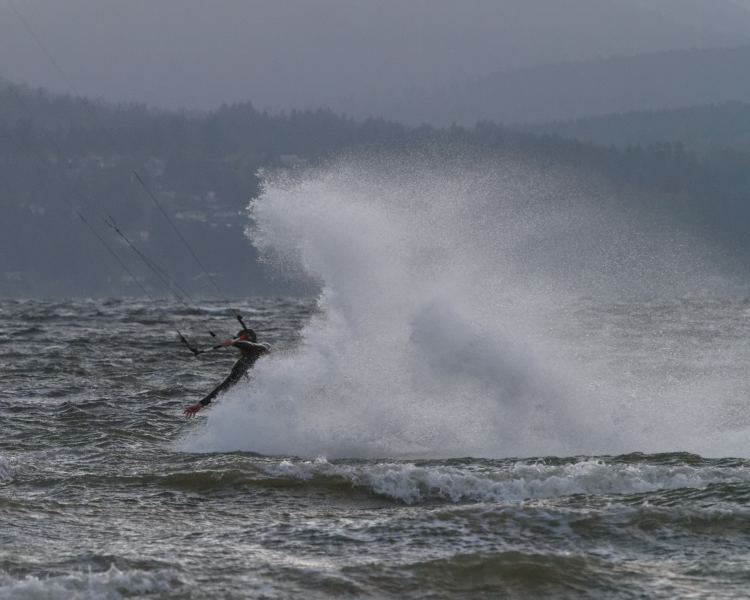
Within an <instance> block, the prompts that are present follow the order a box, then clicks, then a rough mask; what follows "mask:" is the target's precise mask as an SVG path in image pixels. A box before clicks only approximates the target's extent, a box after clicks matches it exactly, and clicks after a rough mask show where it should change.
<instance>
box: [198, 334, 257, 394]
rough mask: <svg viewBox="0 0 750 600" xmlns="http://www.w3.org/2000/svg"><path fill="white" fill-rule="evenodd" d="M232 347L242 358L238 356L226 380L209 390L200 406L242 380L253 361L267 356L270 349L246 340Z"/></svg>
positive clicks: (238, 341) (239, 341)
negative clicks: (238, 351) (240, 353)
mask: <svg viewBox="0 0 750 600" xmlns="http://www.w3.org/2000/svg"><path fill="white" fill-rule="evenodd" d="M232 346H234V347H235V348H238V349H239V350H240V352H242V356H240V358H239V360H238V361H237V362H236V363H234V366H233V367H232V370H231V371H230V372H229V375H227V378H226V379H225V380H224V381H222V382H221V383H220V384H219V385H217V386H216V387H215V388H214V389H213V390H211V393H210V394H208V396H206V397H205V398H203V400H201V401H200V403H201V405H203V406H206V405H208V404H210V403H211V400H213V399H214V398H216V396H218V395H219V394H221V393H222V392H225V391H226V390H228V389H229V388H231V387H232V386H233V385H235V384H236V383H237V382H238V381H239V380H240V379H242V376H243V375H244V374H245V373H247V372H248V370H249V369H250V367H252V366H253V365H254V364H255V361H256V360H258V359H259V358H260V357H261V356H263V355H264V354H267V353H268V351H269V349H270V348H269V346H268V344H256V343H255V342H248V341H246V340H237V341H236V342H234V343H233V344H232Z"/></svg>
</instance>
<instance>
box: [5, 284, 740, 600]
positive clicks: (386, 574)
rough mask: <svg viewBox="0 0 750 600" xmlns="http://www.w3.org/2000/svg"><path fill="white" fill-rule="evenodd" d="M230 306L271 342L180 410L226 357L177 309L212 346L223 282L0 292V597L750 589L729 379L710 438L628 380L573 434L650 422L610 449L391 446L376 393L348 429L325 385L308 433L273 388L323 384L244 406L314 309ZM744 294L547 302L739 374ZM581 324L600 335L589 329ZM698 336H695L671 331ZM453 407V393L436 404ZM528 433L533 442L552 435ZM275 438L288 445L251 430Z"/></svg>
mask: <svg viewBox="0 0 750 600" xmlns="http://www.w3.org/2000/svg"><path fill="white" fill-rule="evenodd" d="M235 307H236V308H238V309H239V310H240V311H241V312H242V314H243V315H244V316H245V318H246V319H247V321H248V323H251V324H252V326H253V327H255V328H256V330H257V332H258V334H259V336H260V338H261V339H262V340H265V341H268V342H269V343H270V344H271V345H272V347H273V355H275V357H274V358H272V357H271V356H269V357H268V358H264V359H262V361H260V362H259V363H258V364H257V365H256V368H255V369H254V372H253V375H252V378H251V379H250V380H249V381H248V382H247V383H244V384H241V385H240V386H238V387H239V389H236V390H235V391H232V392H230V393H229V394H227V395H226V396H225V397H224V398H222V399H220V400H219V401H217V403H216V404H215V405H214V406H212V407H211V408H210V409H209V410H206V411H203V412H201V413H199V415H198V417H197V418H195V419H193V420H186V419H185V418H184V417H183V416H182V415H181V410H182V408H183V407H184V406H186V405H187V404H189V403H191V402H194V401H195V400H197V399H198V398H200V397H201V395H202V394H204V393H205V392H207V391H208V390H209V389H210V388H211V387H212V386H213V385H215V383H217V382H218V381H220V379H221V378H222V377H223V376H224V375H225V374H226V373H227V372H228V370H229V368H230V366H231V364H232V359H233V355H232V352H231V351H230V350H226V351H225V350H222V351H218V352H215V353H207V354H205V355H203V356H201V357H200V358H194V357H193V356H192V355H191V354H190V353H189V352H188V351H187V349H186V348H184V346H182V344H181V343H180V342H179V340H178V339H177V335H176V333H175V331H174V326H175V325H176V326H178V327H180V328H181V329H182V330H185V331H186V332H190V333H191V334H192V337H193V338H194V339H196V341H201V342H203V341H205V342H206V343H207V344H208V343H210V338H209V336H208V335H207V334H206V333H205V330H206V329H205V328H206V327H207V326H208V325H210V326H212V327H214V328H216V329H217V330H218V331H222V332H225V333H227V334H231V333H234V329H236V328H237V327H238V326H237V324H236V322H235V321H234V318H233V316H232V312H231V311H228V310H226V307H225V306H224V305H223V304H222V303H218V302H205V303H202V304H201V306H200V307H197V308H196V309H194V310H188V309H185V308H183V307H181V306H180V305H178V304H177V303H171V302H168V301H160V302H158V303H153V302H144V301H136V300H79V301H33V300H4V301H2V302H0V361H1V362H2V370H1V371H0V381H1V385H0V408H1V410H2V415H3V424H2V434H3V435H2V437H0V515H1V519H2V526H1V527H0V598H92V599H105V598H106V599H110V598H209V597H211V598H219V597H221V598H330V597H350V598H356V597H366V598H367V597H370V598H402V597H414V598H505V597H507V598H644V597H648V598H675V597H683V598H687V597H689V598H713V599H715V598H741V597H745V596H746V594H747V586H748V584H750V509H748V500H749V499H750V468H749V467H750V462H749V461H748V460H747V459H745V458H742V457H743V456H747V454H748V452H747V448H748V445H747V436H746V433H747V431H748V418H749V417H748V413H749V412H750V411H748V410H747V408H746V402H745V399H746V397H747V394H746V393H745V394H744V395H741V396H737V397H732V398H719V397H712V396H709V395H706V396H703V397H702V401H703V402H705V403H708V404H709V405H710V406H711V407H712V409H711V411H706V414H709V415H710V414H711V412H712V411H713V412H714V414H713V416H714V418H713V419H711V420H710V422H709V423H701V424H695V427H696V428H695V431H696V432H698V431H701V432H702V433H701V435H705V430H706V429H707V428H710V429H711V431H713V436H714V438H710V439H698V438H695V439H693V440H692V443H691V442H690V441H689V440H690V438H684V439H682V440H679V439H675V438H674V437H671V436H674V435H675V434H674V433H673V429H672V428H671V427H670V426H669V423H672V422H674V424H675V427H676V429H677V430H678V431H680V432H682V431H684V430H686V428H687V427H686V425H685V422H684V421H685V419H686V418H687V417H686V416H685V415H684V414H681V412H680V409H679V408H677V407H675V406H672V405H670V406H668V407H667V408H666V409H664V410H663V411H662V412H667V413H669V415H668V417H667V418H666V419H665V420H664V422H660V421H658V420H654V419H653V418H652V415H653V413H652V412H650V411H653V407H652V406H650V404H651V403H657V402H659V398H658V397H650V398H644V399H642V400H641V401H639V402H638V403H637V404H634V401H633V399H632V398H626V397H625V396H623V398H622V400H623V402H625V403H627V406H628V407H629V408H628V410H637V406H644V407H646V408H647V409H648V410H647V411H645V412H644V414H641V415H633V417H632V419H630V420H629V421H622V420H621V416H620V415H618V414H617V413H616V412H613V413H611V415H610V416H611V419H610V424H609V429H608V430H607V432H606V433H607V435H606V436H602V435H601V432H591V437H592V438H595V439H596V440H598V441H597V442H596V443H598V444H602V449H606V448H607V446H611V447H612V448H619V447H620V446H623V445H624V446H627V444H628V443H629V442H628V441H627V440H628V439H631V440H635V442H634V443H637V442H638V440H642V439H650V440H651V442H650V443H649V444H647V445H646V446H644V447H640V448H639V447H638V446H635V445H634V446H633V447H630V448H628V451H627V452H622V453H617V454H609V453H606V452H605V453H600V454H575V453H573V454H560V455H526V454H519V455H514V454H513V453H512V452H510V453H507V454H506V453H505V452H500V451H498V449H504V446H503V445H502V444H501V445H497V446H494V447H493V446H489V447H488V448H489V450H488V451H486V452H485V453H484V455H482V453H481V452H479V453H477V452H475V453H474V454H473V455H468V454H466V455H464V454H453V453H452V452H453V451H452V447H455V446H456V445H457V443H458V442H457V437H458V436H457V435H452V436H448V437H447V438H445V440H446V443H447V444H448V445H446V446H442V445H441V443H440V441H439V440H437V439H436V438H435V437H434V436H430V435H426V436H423V437H422V438H421V439H420V440H419V441H420V447H419V448H416V447H415V448H412V449H406V447H405V446H404V447H400V446H399V445H398V444H397V443H396V442H398V440H399V438H398V433H397V432H399V431H412V430H414V431H416V430H418V427H416V426H415V425H414V424H405V425H404V427H405V429H402V428H399V427H396V426H395V425H393V424H391V423H389V421H388V418H387V415H380V417H379V420H373V419H372V413H374V412H376V410H375V408H373V407H369V408H368V411H369V413H368V414H364V416H363V422H362V423H361V424H360V425H359V426H357V427H356V428H355V431H357V432H363V431H369V434H368V435H366V436H365V435H362V434H361V433H357V436H359V438H360V440H359V444H357V441H356V439H353V437H352V435H351V431H348V430H344V428H345V427H350V423H352V422H353V419H355V417H354V416H353V414H360V413H359V411H360V407H361V405H360V404H359V403H357V402H354V403H353V404H349V405H348V406H341V407H340V409H341V412H342V417H341V418H340V419H337V417H336V415H335V414H331V413H329V412H326V414H325V418H326V420H327V422H328V424H329V428H328V429H327V430H326V431H321V425H320V421H314V422H312V423H310V428H309V429H308V428H307V426H306V424H305V423H303V422H301V419H300V417H302V416H304V415H305V414H308V413H307V412H306V411H305V410H304V409H303V408H302V407H300V410H299V412H298V413H296V414H293V413H292V411H291V409H290V406H289V405H293V404H294V403H295V402H300V403H304V402H305V401H309V402H312V403H314V404H315V406H314V409H315V410H322V409H323V408H327V405H321V404H320V403H319V400H316V399H315V395H316V394H320V393H321V392H320V391H316V390H309V393H308V395H307V396H306V397H299V398H296V397H295V398H289V397H287V398H282V397H278V398H276V399H273V400H276V401H278V402H281V403H283V404H285V407H284V409H283V410H281V411H280V412H279V413H277V418H278V419H279V421H280V422H278V423H271V422H269V421H268V419H269V418H270V416H269V410H270V409H269V407H268V406H260V405H262V404H263V402H264V399H263V398H262V394H263V393H264V391H263V385H267V384H263V382H262V379H263V377H264V376H263V375H262V373H263V372H264V371H265V370H268V369H270V370H271V371H272V370H273V369H272V368H271V365H270V363H272V362H273V361H274V360H278V361H279V362H280V364H281V365H284V366H285V367H286V366H287V365H288V364H289V361H292V363H293V362H294V361H295V360H298V361H301V360H303V358H302V357H301V356H300V352H301V350H300V347H301V346H304V344H305V342H304V339H303V337H301V332H303V331H304V329H305V327H310V323H311V320H315V319H316V318H321V314H320V308H319V306H318V304H317V303H316V302H315V301H314V300H305V299H255V300H246V301H244V302H242V303H237V304H236V305H235ZM747 311H748V305H747V304H746V303H745V302H744V301H741V300H736V301H729V300H725V301H717V300H696V299H690V300H684V299H683V300H675V301H673V302H661V303H659V304H655V303H646V304H639V303H631V304H622V303H617V304H613V305H608V306H592V305H591V303H589V304H588V305H587V306H585V307H583V308H581V307H580V306H579V307H578V308H576V309H575V310H573V311H572V312H568V313H565V314H567V316H568V319H569V321H568V327H570V326H571V323H572V319H577V320H578V321H579V324H580V325H581V326H580V328H579V330H580V331H582V332H585V335H586V336H587V337H586V339H587V345H588V347H590V348H591V347H592V346H597V348H598V351H599V353H601V352H604V349H605V348H606V347H607V346H608V344H611V342H612V340H613V339H616V340H620V345H621V346H624V347H625V348H621V349H620V350H619V354H617V353H615V352H614V351H611V352H610V355H609V356H608V361H607V364H609V365H610V367H609V368H611V369H613V370H614V367H612V364H613V363H618V364H619V366H620V368H621V370H623V371H629V372H630V373H631V375H632V373H633V372H635V371H637V369H639V368H640V369H642V370H643V369H646V370H648V369H655V370H658V371H660V372H673V373H675V374H678V373H680V372H683V371H684V372H693V373H695V364H696V361H698V359H699V358H700V357H703V359H704V360H708V359H710V360H711V361H712V369H715V370H716V371H717V373H716V374H715V375H716V377H715V378H716V379H718V380H721V381H734V383H735V385H736V384H737V382H738V381H739V380H741V379H742V378H743V376H744V372H745V365H746V364H747V363H746V362H745V361H740V360H739V359H740V357H739V356H738V355H737V353H736V349H737V348H739V347H741V346H739V345H737V344H742V347H744V341H742V340H741V338H742V337H743V336H746V334H747V326H746V325H745V324H744V323H745V321H746V316H747ZM563 312H565V311H563ZM561 314H562V313H561ZM655 315H659V318H658V319H656V317H655ZM559 318H560V315H557V318H556V319H555V321H558V322H559ZM704 323H713V324H721V326H715V327H713V328H709V329H707V328H706V327H704V326H703V325H702V324H704ZM595 324H596V325H597V327H596V331H598V332H599V337H598V339H596V340H595V339H594V338H593V336H591V335H590V332H589V329H588V328H587V327H586V325H588V327H589V328H590V327H593V325H595ZM623 339H626V340H627V342H623V341H622V340H623ZM671 344H676V345H675V347H676V348H682V349H683V350H682V353H680V352H676V351H674V349H672V350H668V349H669V348H670V345H671ZM696 346H700V347H703V348H704V349H705V352H703V353H700V356H698V355H697V354H695V353H694V352H688V351H687V350H685V348H690V347H693V348H694V347H696ZM649 348H650V350H648V349H649ZM733 348H734V350H732V349H733ZM721 349H723V352H720V350H721ZM648 352H650V355H647V353H648ZM732 352H734V353H732ZM591 353H592V354H597V352H594V351H593V350H592V351H591ZM273 355H272V356H273ZM732 359H734V360H732ZM589 360H591V359H590V357H588V358H586V361H589ZM263 361H268V364H266V365H265V366H264V363H263ZM655 362H658V363H659V364H654V363H655ZM290 375H291V374H290ZM628 376H629V375H627V374H624V375H623V377H624V378H627V377H628ZM676 376H677V375H675V377H676ZM684 377H686V376H685V375H683V378H684ZM706 377H707V375H706V374H705V373H704V374H701V375H700V376H696V375H693V376H692V381H691V382H686V381H682V382H681V383H682V384H686V383H690V384H691V385H687V386H684V387H683V388H682V389H690V388H694V387H695V386H697V385H700V386H702V389H704V390H705V389H711V386H708V385H707V383H706V381H705V379H706ZM689 378H690V377H689ZM742 385H744V386H746V384H745V383H744V381H743V383H742ZM258 386H260V387H258ZM290 389H291V390H292V391H294V390H296V389H297V388H296V387H292V388H290ZM623 390H625V388H623ZM735 390H736V388H735ZM625 391H628V392H632V391H633V389H632V388H631V389H630V390H625ZM657 391H658V390H657ZM745 391H746V390H745ZM270 400H271V399H269V401H270ZM415 400H419V402H420V403H421V402H422V399H417V398H415ZM374 401H375V400H374V399H373V398H370V402H374ZM723 401H726V402H724V404H722V402H723ZM729 401H731V402H729ZM665 402H666V400H665ZM733 402H736V404H733ZM271 405H272V406H276V403H275V402H271ZM385 406H386V407H387V406H389V405H388V404H387V403H386V404H385ZM722 407H723V408H722ZM727 407H729V408H727ZM732 407H733V408H732ZM423 410H429V409H425V408H424V407H420V408H419V409H418V412H415V413H413V415H412V416H413V417H415V418H416V417H418V416H419V414H421V411H423ZM540 410H541V409H540ZM497 411H498V412H499V413H500V414H501V415H502V413H504V412H505V410H504V408H503V406H502V405H498V407H497ZM222 412H223V413H226V414H224V415H223V416H222ZM239 414H242V417H241V418H240V419H239V422H240V423H243V424H244V423H246V422H248V421H249V420H251V419H253V417H254V415H258V419H261V420H264V422H261V423H258V424H257V427H256V428H252V427H247V428H246V434H244V435H243V434H238V433H237V431H236V430H235V428H232V427H229V426H228V425H227V418H228V416H232V415H234V417H237V416H238V415H239ZM399 417H400V418H404V419H406V418H409V415H405V414H401V415H399ZM487 418H488V419H490V420H494V415H487ZM514 418H515V417H514ZM556 421H557V419H556ZM466 422H467V417H466V416H465V415H464V416H461V415H456V418H455V419H448V423H447V424H446V426H449V425H451V424H455V425H456V426H457V427H459V426H460V427H466ZM557 422H558V423H559V426H560V427H561V428H563V427H565V425H564V424H562V423H560V422H559V421H557ZM680 422H681V424H680ZM600 423H601V422H600ZM634 423H638V424H639V425H638V426H635V425H634ZM699 425H700V427H699ZM475 426H476V429H475V430H473V431H472V430H471V429H463V430H462V432H461V433H462V434H464V435H466V436H467V437H468V438H470V439H467V440H465V446H464V448H470V447H475V448H476V443H477V441H479V442H480V443H484V438H483V437H482V436H483V435H484V429H485V424H484V423H477V424H475ZM516 426H518V423H516ZM662 427H663V430H660V428H662ZM701 427H702V429H701ZM264 428H268V429H270V430H271V431H272V432H273V434H274V435H279V436H281V437H279V438H278V439H277V438H273V439H271V438H269V437H268V436H266V437H265V438H263V440H262V441H260V442H258V444H257V447H256V443H255V442H254V438H253V432H257V431H260V430H262V429H264ZM377 428H379V430H375V429H377ZM623 428H624V429H628V430H629V431H631V432H632V433H633V436H632V437H627V436H624V434H623V431H622V429H623ZM285 429H286V431H287V436H286V438H285V437H284V435H283V432H284V431H285ZM498 431H499V434H498V435H502V430H498ZM279 432H280V433H279ZM563 433H565V432H563ZM519 435H520V434H519ZM525 435H529V436H536V437H535V439H536V443H538V444H539V445H540V447H544V446H546V445H547V441H545V440H544V438H546V437H553V438H554V437H555V434H554V432H553V431H551V430H550V431H548V432H546V433H544V434H542V433H540V432H539V431H536V432H529V431H528V430H527V431H526V432H525ZM576 435H577V436H581V437H580V439H579V440H578V441H576V440H572V441H571V439H570V438H569V436H567V435H563V436H562V438H563V439H562V441H561V440H556V441H555V444H563V445H564V444H571V446H570V450H575V445H576V444H580V445H581V447H584V446H586V445H587V444H588V442H587V441H586V432H585V431H583V432H581V431H580V430H579V429H576ZM680 435H682V433H680ZM222 436H223V437H222ZM232 436H234V437H232ZM260 437H263V436H260ZM618 438H621V439H618ZM391 440H393V446H392V450H391V452H389V451H388V448H387V447H386V445H387V444H390V443H391ZM405 441H406V440H401V445H402V446H403V445H404V442H405ZM212 444H213V445H215V446H216V448H220V451H217V450H216V449H212V448H211V447H210V446H211V445H212ZM384 444H385V445H384ZM430 444H432V445H431V446H430ZM285 445H287V446H289V447H290V448H296V449H298V450H306V451H305V453H304V454H299V453H295V452H280V451H274V452H270V453H269V452H268V451H267V449H266V447H265V446H271V447H273V448H278V449H281V448H283V447H284V446H285ZM451 445H452V446H451ZM232 446H234V448H233V449H231V447H232ZM316 446H317V448H316ZM527 448H528V445H527ZM701 448H703V449H704V450H705V451H706V452H710V453H711V455H710V456H700V455H699V454H698V453H697V450H699V449H701ZM316 449H317V452H316V451H315V450H316ZM724 449H726V451H725V452H722V450H724ZM743 449H745V451H744V452H743ZM622 450H625V448H622ZM656 450H658V452H656ZM410 453H411V455H409V454H410ZM347 454H348V456H347ZM430 454H431V455H432V456H430ZM503 454H505V455H503ZM355 455H356V456H355Z"/></svg>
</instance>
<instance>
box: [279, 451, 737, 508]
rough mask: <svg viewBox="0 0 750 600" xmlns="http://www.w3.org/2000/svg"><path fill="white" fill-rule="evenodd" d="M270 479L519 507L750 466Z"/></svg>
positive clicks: (317, 468) (330, 471) (410, 499)
mask: <svg viewBox="0 0 750 600" xmlns="http://www.w3.org/2000/svg"><path fill="white" fill-rule="evenodd" d="M265 470H266V472H267V473H268V474H269V475H272V476H274V477H280V478H294V479H302V480H310V479H313V478H315V477H343V478H344V479H347V480H348V481H350V482H351V483H352V485H353V486H356V487H364V488H367V489H369V490H371V491H372V492H374V493H376V494H379V495H382V496H386V497H388V498H392V499H394V500H399V501H402V502H405V503H407V504H417V503H420V502H425V501H430V500H443V501H450V502H454V503H458V502H517V501H521V500H531V499H550V498H559V497H563V496H571V495H574V494H587V495H598V496H601V495H621V494H640V493H647V492H656V491H661V490H674V489H680V488H703V487H706V486H708V485H711V484H714V483H738V482H742V483H748V482H750V472H748V471H747V469H745V468H744V467H732V468H726V467H724V468H720V467H712V466H696V467H693V466H689V465H679V466H670V465H645V464H612V463H608V462H605V461H603V460H598V459H588V460H581V461H579V462H574V463H569V464H564V465H548V464H542V463H539V462H516V463H513V464H512V465H508V466H505V467H504V468H487V469H481V468H480V469H477V468H471V469H467V468H462V467H452V466H429V465H428V466H422V465H416V464H413V463H378V464H366V465H346V464H332V463H329V462H327V461H326V460H323V459H317V460H315V461H289V460H286V461H283V462H281V463H279V464H277V465H272V466H269V467H266V469H265Z"/></svg>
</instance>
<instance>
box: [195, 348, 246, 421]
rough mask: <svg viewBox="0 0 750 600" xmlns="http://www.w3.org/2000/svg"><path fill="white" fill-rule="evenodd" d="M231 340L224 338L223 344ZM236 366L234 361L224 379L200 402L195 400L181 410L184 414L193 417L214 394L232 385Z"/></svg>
mask: <svg viewBox="0 0 750 600" xmlns="http://www.w3.org/2000/svg"><path fill="white" fill-rule="evenodd" d="M227 342H229V343H227ZM231 342H232V340H226V342H225V343H224V345H225V346H230V345H231ZM236 367H237V365H236V363H235V367H233V368H232V372H231V373H230V374H229V375H227V376H226V377H225V378H224V381H222V382H221V383H220V384H219V385H217V386H216V387H215V388H214V389H213V390H211V392H210V393H209V394H208V395H207V396H206V397H205V398H203V399H202V400H200V402H196V403H195V404H191V405H190V406H187V407H185V410H184V411H183V412H184V413H185V416H186V417H194V416H195V415H196V413H198V412H200V411H201V409H203V408H205V407H206V406H208V405H209V404H211V400H213V399H214V398H216V396H218V395H219V394H220V393H221V392H223V391H224V390H226V389H228V388H230V387H232V385H234V383H236V380H237V376H236V373H235V369H236Z"/></svg>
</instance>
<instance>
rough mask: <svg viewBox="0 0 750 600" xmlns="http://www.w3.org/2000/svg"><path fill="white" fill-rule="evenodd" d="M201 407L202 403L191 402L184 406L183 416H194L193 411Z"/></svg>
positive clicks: (195, 411)
mask: <svg viewBox="0 0 750 600" xmlns="http://www.w3.org/2000/svg"><path fill="white" fill-rule="evenodd" d="M201 408H203V405H202V404H201V403H200V402H198V404H191V405H190V406H187V407H185V410H184V411H183V412H184V413H185V416H186V417H188V418H190V417H194V416H195V413H197V412H198V411H199V410H200V409H201Z"/></svg>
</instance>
